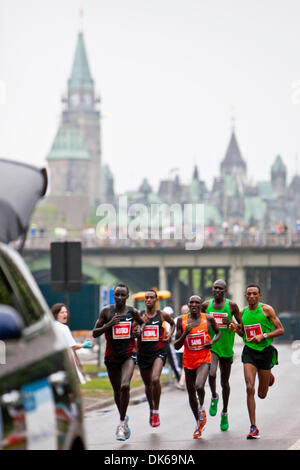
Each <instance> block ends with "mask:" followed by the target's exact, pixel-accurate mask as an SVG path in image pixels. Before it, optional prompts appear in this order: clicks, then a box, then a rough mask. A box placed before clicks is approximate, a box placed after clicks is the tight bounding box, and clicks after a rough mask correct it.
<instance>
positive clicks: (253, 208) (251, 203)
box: [244, 196, 267, 225]
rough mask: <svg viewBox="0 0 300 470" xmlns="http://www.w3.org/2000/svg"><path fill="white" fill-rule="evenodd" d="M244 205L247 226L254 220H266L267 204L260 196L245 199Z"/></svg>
mask: <svg viewBox="0 0 300 470" xmlns="http://www.w3.org/2000/svg"><path fill="white" fill-rule="evenodd" d="M244 205H245V212H244V221H245V223H246V224H247V225H249V224H250V222H251V220H253V219H255V220H257V221H259V220H262V219H263V218H264V216H265V213H266V208H267V204H266V202H265V201H263V200H262V198H261V197H260V196H254V197H245V200H244Z"/></svg>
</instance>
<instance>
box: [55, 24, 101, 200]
mask: <svg viewBox="0 0 300 470" xmlns="http://www.w3.org/2000/svg"><path fill="white" fill-rule="evenodd" d="M62 101H63V103H64V104H65V109H64V110H63V113H62V122H61V126H62V127H64V128H66V127H71V128H75V129H77V131H78V133H79V135H80V137H81V139H82V141H83V143H84V146H85V148H86V149H87V151H88V153H89V155H90V163H89V175H88V186H87V188H86V191H87V193H88V197H89V204H90V205H92V206H95V205H97V204H99V203H100V201H101V199H102V197H101V195H102V188H101V140H100V111H99V110H98V104H99V102H100V98H99V97H98V96H96V94H95V86H94V80H93V78H92V76H91V72H90V67H89V63H88V58H87V54H86V49H85V44H84V37H83V33H82V32H79V34H78V38H77V45H76V50H75V56H74V60H73V66H72V71H71V75H70V78H69V80H68V90H67V96H66V97H64V98H63V99H62Z"/></svg>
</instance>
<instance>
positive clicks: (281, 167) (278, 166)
mask: <svg viewBox="0 0 300 470" xmlns="http://www.w3.org/2000/svg"><path fill="white" fill-rule="evenodd" d="M271 171H285V172H286V166H285V164H284V163H283V161H282V158H281V156H280V155H277V157H276V158H275V161H274V163H273V165H272V166H271Z"/></svg>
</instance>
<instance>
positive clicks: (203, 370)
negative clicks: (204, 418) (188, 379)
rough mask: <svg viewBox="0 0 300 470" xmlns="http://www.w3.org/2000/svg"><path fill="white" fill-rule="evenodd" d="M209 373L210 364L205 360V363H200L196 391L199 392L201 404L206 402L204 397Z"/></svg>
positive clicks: (197, 371)
mask: <svg viewBox="0 0 300 470" xmlns="http://www.w3.org/2000/svg"><path fill="white" fill-rule="evenodd" d="M208 373H209V364H208V363H207V362H204V363H203V364H200V366H199V367H198V368H197V370H196V383H195V386H196V391H197V394H198V398H199V403H200V406H203V404H204V397H205V390H204V386H205V382H206V379H207V377H208Z"/></svg>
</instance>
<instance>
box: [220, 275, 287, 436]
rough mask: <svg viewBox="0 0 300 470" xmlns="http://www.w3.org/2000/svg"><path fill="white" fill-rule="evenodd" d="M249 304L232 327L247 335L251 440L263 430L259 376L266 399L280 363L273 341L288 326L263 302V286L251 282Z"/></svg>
mask: <svg viewBox="0 0 300 470" xmlns="http://www.w3.org/2000/svg"><path fill="white" fill-rule="evenodd" d="M245 296H246V300H247V302H248V306H247V307H245V308H244V309H243V310H242V312H241V313H242V320H241V323H240V325H236V324H233V323H231V324H230V325H229V328H230V330H232V331H235V332H236V333H238V334H239V335H240V336H242V337H243V340H244V343H245V346H244V349H243V352H242V362H243V364H244V376H245V382H246V388H247V407H248V413H249V418H250V425H251V426H250V432H249V434H248V435H247V439H258V438H259V437H260V435H259V430H258V428H257V427H256V417H255V398H254V394H255V378H256V374H257V375H258V382H259V385H258V396H259V398H265V397H266V396H267V393H268V390H269V387H270V386H271V385H273V383H274V380H275V379H274V376H273V374H271V368H272V367H273V366H274V365H275V364H278V360H277V357H278V354H277V350H276V349H275V348H274V347H273V346H272V344H271V343H272V341H273V339H274V338H276V337H277V336H281V335H283V334H284V328H283V326H282V324H281V322H280V320H279V318H278V317H277V316H276V313H275V311H274V309H273V308H272V307H271V306H270V305H267V304H263V303H261V302H260V299H261V297H262V294H261V292H260V287H259V286H257V285H255V284H251V285H249V286H248V287H247V289H246V294H245Z"/></svg>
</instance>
